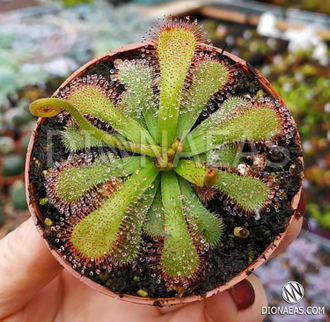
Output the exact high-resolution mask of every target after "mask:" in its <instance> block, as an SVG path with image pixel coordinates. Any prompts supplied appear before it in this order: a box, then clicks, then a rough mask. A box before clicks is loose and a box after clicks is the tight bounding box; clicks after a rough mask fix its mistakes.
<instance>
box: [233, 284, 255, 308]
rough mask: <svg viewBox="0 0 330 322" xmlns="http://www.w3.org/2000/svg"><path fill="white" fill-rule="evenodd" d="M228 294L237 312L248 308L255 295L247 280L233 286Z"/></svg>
mask: <svg viewBox="0 0 330 322" xmlns="http://www.w3.org/2000/svg"><path fill="white" fill-rule="evenodd" d="M230 294H231V296H232V298H233V300H234V302H235V304H236V306H237V310H238V311H240V310H244V309H247V308H248V307H250V306H251V305H252V304H253V303H254V300H255V293H254V289H253V286H252V284H251V283H250V282H249V281H248V280H246V279H245V280H243V281H242V282H240V283H238V284H236V285H235V286H233V287H232V288H231V290H230Z"/></svg>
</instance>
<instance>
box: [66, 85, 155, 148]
mask: <svg viewBox="0 0 330 322" xmlns="http://www.w3.org/2000/svg"><path fill="white" fill-rule="evenodd" d="M67 100H68V101H70V102H71V103H72V104H73V105H74V107H75V108H76V109H77V110H78V111H79V113H80V114H82V115H88V116H91V117H96V118H98V119H100V120H103V121H104V122H105V123H107V124H109V125H110V126H111V127H112V128H113V129H115V130H116V131H117V132H119V133H120V134H121V135H123V136H124V137H126V138H128V139H129V140H131V141H133V142H136V143H142V142H143V143H144V142H147V143H149V144H154V143H155V141H154V139H153V138H152V137H151V135H150V134H149V132H148V131H147V130H146V129H145V128H143V127H142V126H141V125H140V124H139V123H138V122H137V121H135V120H134V119H132V118H130V117H128V116H125V115H124V114H123V113H122V112H121V111H119V109H118V108H116V107H115V106H114V105H113V103H112V102H111V101H110V100H109V99H108V98H107V97H106V96H105V95H104V94H103V93H102V91H101V90H100V89H99V88H97V87H96V86H92V85H85V86H81V87H79V88H76V89H74V90H73V91H72V92H70V94H69V95H68V96H67Z"/></svg>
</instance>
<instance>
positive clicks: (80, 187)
mask: <svg viewBox="0 0 330 322" xmlns="http://www.w3.org/2000/svg"><path fill="white" fill-rule="evenodd" d="M142 162H144V160H143V157H127V158H122V159H120V158H114V157H112V156H109V155H103V156H101V157H99V158H98V159H97V160H95V162H94V164H93V165H87V166H81V165H79V166H75V167H68V168H67V169H64V170H63V171H61V172H60V174H59V176H58V179H57V183H56V187H55V189H56V193H57V194H58V196H59V197H60V198H61V199H62V200H63V201H65V202H67V203H71V202H75V201H77V200H78V199H79V198H80V197H81V196H83V195H84V194H85V193H87V192H88V191H89V190H91V189H92V188H95V187H96V186H98V185H99V184H102V183H104V182H107V181H112V180H113V178H120V177H125V176H128V175H130V174H132V173H133V172H134V171H135V170H136V169H138V168H139V167H140V166H141V164H142ZM149 162H150V161H149Z"/></svg>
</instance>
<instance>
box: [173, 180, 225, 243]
mask: <svg viewBox="0 0 330 322" xmlns="http://www.w3.org/2000/svg"><path fill="white" fill-rule="evenodd" d="M179 183H180V188H181V191H182V194H183V199H182V204H183V208H184V213H185V215H186V217H187V219H188V222H189V223H190V226H193V227H195V229H196V230H197V232H198V233H199V234H201V235H203V236H204V238H205V240H206V242H207V244H208V245H209V246H210V247H215V246H217V245H218V244H219V242H220V238H221V234H222V232H223V224H222V221H221V220H220V219H218V218H217V217H216V216H215V215H213V214H212V213H210V212H209V211H208V210H207V209H206V208H205V207H204V206H203V204H202V203H201V202H200V200H199V198H198V197H197V195H196V194H195V192H194V191H193V189H192V187H191V186H190V184H189V183H188V182H187V181H186V180H183V179H181V178H179Z"/></svg>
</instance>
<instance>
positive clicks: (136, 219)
mask: <svg viewBox="0 0 330 322" xmlns="http://www.w3.org/2000/svg"><path fill="white" fill-rule="evenodd" d="M159 183H160V178H159V176H158V177H156V179H155V181H154V182H153V184H152V186H151V187H150V188H149V189H148V190H146V192H145V193H144V194H142V195H141V197H139V199H138V200H137V201H135V202H133V204H132V205H131V206H130V210H128V211H127V213H126V214H125V216H124V218H123V220H122V222H121V227H120V234H119V235H118V237H117V240H116V243H115V245H114V247H113V251H112V253H113V255H112V256H113V258H114V259H115V261H116V262H118V263H121V264H127V263H130V262H132V261H133V260H134V259H135V258H136V257H137V256H138V255H139V253H141V247H140V242H141V232H142V226H143V225H144V222H145V220H146V219H145V218H146V215H147V213H148V211H149V209H150V206H151V204H152V202H153V200H154V198H155V193H156V191H157V190H158V187H159Z"/></svg>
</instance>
